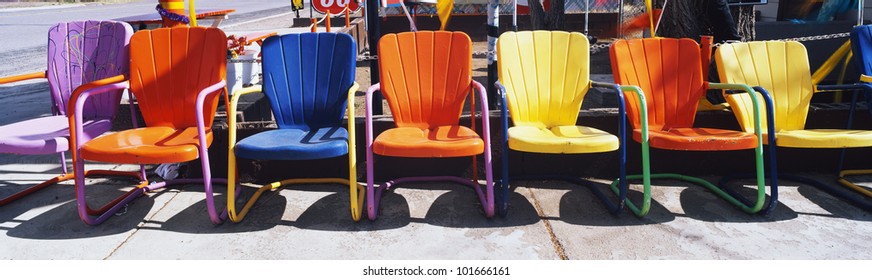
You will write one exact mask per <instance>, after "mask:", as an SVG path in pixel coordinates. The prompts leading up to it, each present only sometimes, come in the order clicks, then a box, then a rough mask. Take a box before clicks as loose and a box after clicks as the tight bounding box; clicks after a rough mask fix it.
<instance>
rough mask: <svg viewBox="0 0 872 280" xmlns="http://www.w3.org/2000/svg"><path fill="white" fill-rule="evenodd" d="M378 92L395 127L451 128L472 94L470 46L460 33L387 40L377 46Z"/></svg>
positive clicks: (407, 34) (389, 36) (401, 35)
mask: <svg viewBox="0 0 872 280" xmlns="http://www.w3.org/2000/svg"><path fill="white" fill-rule="evenodd" d="M378 57H379V59H378V64H379V74H380V77H381V92H382V95H384V97H385V99H387V101H388V104H389V105H390V108H391V114H392V115H393V117H394V122H396V124H397V126H399V127H419V128H429V127H435V126H440V125H456V124H457V123H458V122H459V120H460V113H461V111H462V110H463V102H464V100H465V99H466V96H467V95H468V94H469V92H470V90H471V89H472V87H471V86H472V74H471V73H472V41H471V40H470V39H469V36H467V35H466V34H465V33H462V32H445V31H435V32H434V31H418V32H404V33H399V34H387V35H385V36H383V37H382V38H381V39H380V40H379V43H378Z"/></svg>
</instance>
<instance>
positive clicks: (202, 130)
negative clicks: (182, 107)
mask: <svg viewBox="0 0 872 280" xmlns="http://www.w3.org/2000/svg"><path fill="white" fill-rule="evenodd" d="M226 86H227V81H226V80H224V79H221V80H220V81H218V82H217V83H215V84H213V85H211V86H208V87H206V88H204V89H202V90H200V93H197V103H196V106H197V108H194V109H195V112H196V114H197V115H196V116H197V138H198V139H199V142H200V148H201V149H205V148H206V147H208V146H207V145H206V120H204V116H203V103H204V102H205V100H206V97H208V96H210V95H213V94H215V93H222V92H225V91H226ZM240 95H242V94H240ZM213 117H214V116H213ZM228 119H229V116H228Z"/></svg>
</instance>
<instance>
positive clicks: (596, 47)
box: [590, 43, 612, 54]
mask: <svg viewBox="0 0 872 280" xmlns="http://www.w3.org/2000/svg"><path fill="white" fill-rule="evenodd" d="M611 46H612V43H599V44H593V45H591V46H590V54H597V53H599V52H601V51H602V50H603V49H608V48H609V47H611Z"/></svg>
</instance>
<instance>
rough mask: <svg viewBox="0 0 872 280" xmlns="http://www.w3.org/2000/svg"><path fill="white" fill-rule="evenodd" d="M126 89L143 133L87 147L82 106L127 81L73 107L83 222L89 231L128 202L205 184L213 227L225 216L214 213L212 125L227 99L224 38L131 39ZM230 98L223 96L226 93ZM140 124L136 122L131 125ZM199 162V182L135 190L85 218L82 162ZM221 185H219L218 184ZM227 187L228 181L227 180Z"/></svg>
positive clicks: (190, 33)
mask: <svg viewBox="0 0 872 280" xmlns="http://www.w3.org/2000/svg"><path fill="white" fill-rule="evenodd" d="M130 57H131V62H130V81H129V89H130V91H132V92H133V94H134V95H135V96H136V100H137V102H138V103H139V108H140V110H141V112H142V116H143V118H144V119H145V124H146V127H142V128H134V129H130V130H125V131H120V132H115V133H111V134H105V135H102V136H99V137H97V138H94V139H93V140H91V141H88V142H84V141H83V140H84V139H82V137H81V136H80V132H81V129H82V114H81V113H80V112H81V111H82V107H83V104H84V101H85V100H86V99H87V98H88V97H89V96H93V95H96V94H101V93H105V92H109V91H110V90H117V89H122V88H126V87H128V82H121V83H115V84H110V85H106V86H102V87H97V88H92V89H90V90H85V91H83V92H81V93H80V94H78V95H74V96H73V97H72V98H71V101H70V103H69V106H70V109H69V112H74V114H72V115H70V118H69V120H70V127H72V128H74V133H73V134H72V139H71V142H72V143H75V149H74V150H73V159H74V170H75V172H76V199H77V203H78V209H79V217H80V218H81V219H82V221H84V222H85V223H87V224H91V225H94V224H99V223H102V222H103V221H105V220H106V219H108V218H109V217H111V215H112V214H114V213H115V212H117V210H118V209H120V208H121V207H122V206H124V205H125V204H126V203H127V202H129V201H131V200H133V199H134V198H136V197H139V196H141V195H143V194H144V193H145V192H147V191H150V190H154V189H158V188H162V187H164V186H167V185H171V184H179V183H192V182H203V183H204V184H205V190H206V206H207V208H208V211H209V217H210V218H211V220H212V222H213V223H216V224H218V223H221V222H222V221H223V220H224V219H225V218H226V212H223V211H222V212H221V213H219V212H218V211H217V210H216V209H215V202H214V199H213V193H212V181H213V180H212V178H211V172H210V168H209V156H208V153H207V152H206V149H207V148H208V147H209V145H210V144H211V143H212V130H211V127H212V120H213V118H214V117H215V111H216V108H217V105H218V97H219V95H218V93H223V92H225V84H226V82H225V74H226V67H227V66H226V65H227V62H226V60H227V38H226V36H225V35H224V32H222V31H221V30H219V29H217V28H201V27H193V28H191V27H174V28H161V29H156V30H150V31H139V32H137V33H135V34H134V35H133V37H132V38H131V39H130ZM225 98H226V94H225ZM134 123H136V122H134ZM197 158H199V159H200V160H201V162H202V168H203V178H202V179H178V180H172V181H165V182H157V183H152V184H150V185H148V186H144V187H137V188H134V189H133V190H131V191H130V192H128V193H127V194H125V195H123V196H122V197H119V199H118V200H116V201H117V203H115V204H114V206H112V207H111V209H110V210H109V211H107V212H106V213H104V214H102V215H99V216H97V217H93V216H91V215H88V213H87V212H86V211H85V209H86V207H87V201H86V200H85V198H86V195H85V190H86V185H85V181H84V176H80V175H81V174H83V173H84V172H85V165H84V164H85V160H91V161H99V162H112V163H123V164H159V163H175V162H186V161H191V160H195V159H197ZM215 181H220V180H215ZM225 181H226V180H225Z"/></svg>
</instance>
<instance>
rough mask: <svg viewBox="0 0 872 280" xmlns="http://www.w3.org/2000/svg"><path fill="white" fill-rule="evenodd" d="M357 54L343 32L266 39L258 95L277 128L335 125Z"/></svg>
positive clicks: (343, 113) (345, 100)
mask: <svg viewBox="0 0 872 280" xmlns="http://www.w3.org/2000/svg"><path fill="white" fill-rule="evenodd" d="M356 51H357V48H356V47H355V44H354V40H353V39H352V38H351V36H349V35H348V34H344V33H301V34H288V35H283V36H273V37H270V38H267V39H266V41H264V43H263V49H262V53H263V79H264V86H263V90H264V93H265V94H266V97H267V99H269V102H270V106H271V107H272V111H273V115H274V116H275V119H276V123H277V124H278V126H279V128H289V127H304V128H320V127H329V126H340V125H341V124H342V118H343V116H344V115H345V106H346V103H347V100H348V98H347V97H348V95H347V93H348V89H349V88H350V87H351V84H353V83H354V76H355V67H356V64H357V56H356V55H355V52H356Z"/></svg>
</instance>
